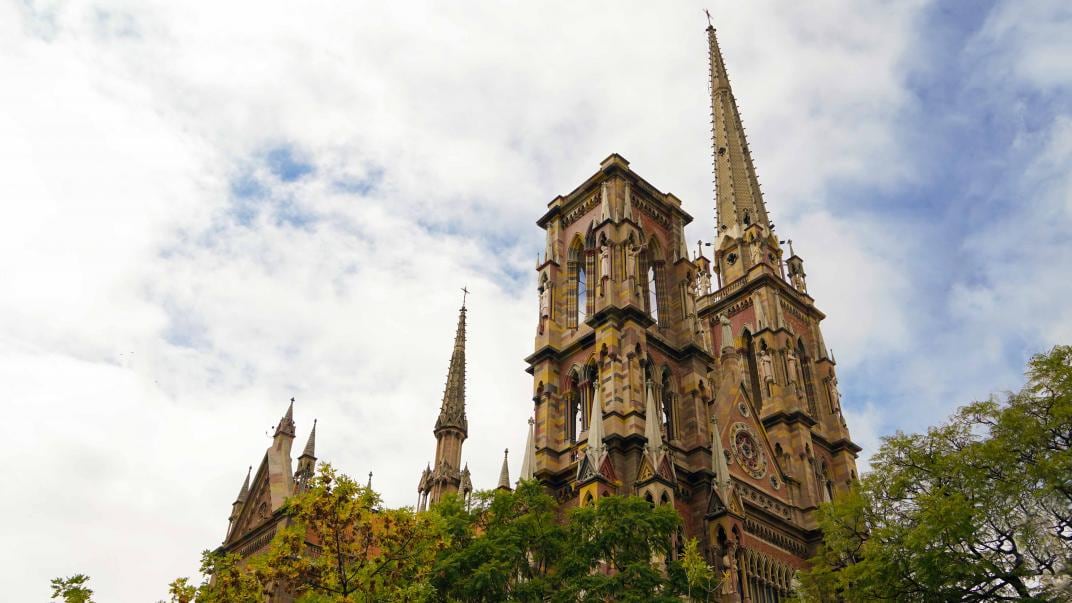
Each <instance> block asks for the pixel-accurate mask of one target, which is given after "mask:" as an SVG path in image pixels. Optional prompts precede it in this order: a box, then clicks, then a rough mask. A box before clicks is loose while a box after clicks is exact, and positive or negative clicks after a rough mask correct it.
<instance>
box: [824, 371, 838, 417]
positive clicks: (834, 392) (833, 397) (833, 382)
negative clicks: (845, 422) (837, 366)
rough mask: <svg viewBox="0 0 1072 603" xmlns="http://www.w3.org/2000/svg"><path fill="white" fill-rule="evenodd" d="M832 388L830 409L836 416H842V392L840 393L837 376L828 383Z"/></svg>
mask: <svg viewBox="0 0 1072 603" xmlns="http://www.w3.org/2000/svg"><path fill="white" fill-rule="evenodd" d="M827 383H828V384H829V386H830V408H831V410H833V411H834V412H835V413H836V414H839V415H840V414H841V392H839V391H838V386H837V375H834V376H833V377H831V378H830V381H828V382H827Z"/></svg>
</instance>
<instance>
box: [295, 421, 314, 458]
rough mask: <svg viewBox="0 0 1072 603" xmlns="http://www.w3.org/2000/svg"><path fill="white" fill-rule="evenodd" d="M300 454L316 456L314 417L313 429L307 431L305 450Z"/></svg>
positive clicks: (310, 456)
mask: <svg viewBox="0 0 1072 603" xmlns="http://www.w3.org/2000/svg"><path fill="white" fill-rule="evenodd" d="M302 456H307V457H309V458H313V459H315V458H316V419H313V429H312V431H310V432H309V440H308V441H306V442H305V450H304V451H303V452H302ZM298 458H301V457H298Z"/></svg>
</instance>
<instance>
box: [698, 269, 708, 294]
mask: <svg viewBox="0 0 1072 603" xmlns="http://www.w3.org/2000/svg"><path fill="white" fill-rule="evenodd" d="M697 289H699V291H700V295H707V294H709V293H711V275H710V274H708V273H707V271H703V272H700V278H699V279H697Z"/></svg>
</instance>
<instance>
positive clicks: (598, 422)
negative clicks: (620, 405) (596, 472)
mask: <svg viewBox="0 0 1072 603" xmlns="http://www.w3.org/2000/svg"><path fill="white" fill-rule="evenodd" d="M595 389H596V395H594V396H592V413H591V414H590V415H588V422H589V423H591V425H589V426H588V450H587V451H586V454H588V455H589V456H590V457H592V461H593V462H596V461H597V460H598V459H599V456H600V454H601V453H602V452H603V403H602V401H601V400H600V399H599V389H600V388H599V386H598V385H597V386H596V388H595Z"/></svg>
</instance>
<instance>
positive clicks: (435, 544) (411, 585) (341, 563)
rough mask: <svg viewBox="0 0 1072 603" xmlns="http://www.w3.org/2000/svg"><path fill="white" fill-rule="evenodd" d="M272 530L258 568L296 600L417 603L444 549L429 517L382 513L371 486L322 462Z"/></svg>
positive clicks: (436, 526)
mask: <svg viewBox="0 0 1072 603" xmlns="http://www.w3.org/2000/svg"><path fill="white" fill-rule="evenodd" d="M285 513H286V514H287V515H288V517H289V519H290V522H291V523H290V525H288V526H287V527H286V528H284V529H282V530H280V531H279V533H277V534H276V537H275V539H274V540H273V541H272V544H271V545H270V546H269V548H268V550H267V552H266V553H265V554H264V556H263V558H261V559H260V560H258V561H257V567H258V571H260V572H263V575H264V576H265V578H266V579H267V580H269V581H272V582H274V583H275V584H277V585H279V586H280V587H283V588H285V589H287V590H288V591H290V592H292V593H294V594H296V595H301V596H302V599H301V600H303V601H346V602H364V601H421V600H425V599H427V598H428V597H429V596H430V595H431V593H432V588H431V582H430V576H431V566H432V562H433V560H434V559H435V557H436V554H437V553H438V552H439V551H440V550H441V549H442V548H443V546H444V545H445V540H444V537H443V530H442V527H441V525H440V523H439V522H438V520H437V518H436V516H435V515H433V514H421V515H416V514H414V513H413V511H411V510H409V509H383V508H381V505H380V497H379V495H377V494H376V493H375V492H374V491H373V490H372V489H370V488H366V487H364V486H361V485H359V484H358V483H357V482H355V481H354V480H352V479H350V478H349V477H347V476H346V475H343V474H339V473H336V472H335V470H334V469H332V468H331V466H330V465H327V464H322V465H321V466H320V467H319V470H318V472H317V474H316V475H315V476H314V478H313V479H312V480H311V481H310V483H309V486H308V488H307V489H306V490H305V491H303V492H301V493H299V494H297V495H295V496H292V497H291V498H289V499H287V502H286V505H285Z"/></svg>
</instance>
